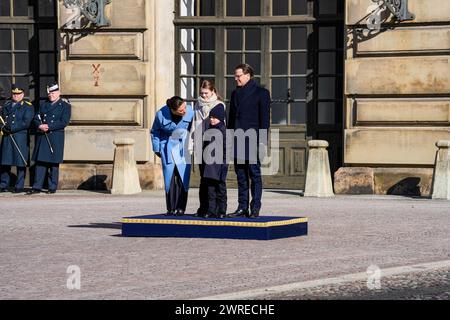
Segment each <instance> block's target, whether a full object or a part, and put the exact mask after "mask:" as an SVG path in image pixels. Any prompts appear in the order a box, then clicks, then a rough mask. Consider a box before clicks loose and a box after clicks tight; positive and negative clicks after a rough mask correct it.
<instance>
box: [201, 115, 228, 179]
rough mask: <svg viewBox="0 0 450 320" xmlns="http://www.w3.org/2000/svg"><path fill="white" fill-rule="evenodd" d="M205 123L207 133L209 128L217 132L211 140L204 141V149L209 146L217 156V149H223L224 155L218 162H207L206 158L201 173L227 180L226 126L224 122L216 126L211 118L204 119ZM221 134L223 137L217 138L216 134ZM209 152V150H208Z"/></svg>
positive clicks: (212, 135)
mask: <svg viewBox="0 0 450 320" xmlns="http://www.w3.org/2000/svg"><path fill="white" fill-rule="evenodd" d="M204 121H205V122H206V123H205V129H206V131H205V134H208V132H209V130H217V131H216V132H215V134H213V133H211V137H212V139H211V141H205V142H204V143H203V151H205V149H206V148H207V147H208V149H209V150H213V151H212V154H211V155H212V156H213V157H215V156H216V151H218V150H219V149H222V152H223V153H222V154H223V157H222V159H220V161H218V162H217V163H206V162H205V159H203V163H202V164H200V175H201V176H202V177H203V178H208V179H213V180H217V181H222V182H225V181H226V179H227V174H228V163H227V157H226V152H227V139H226V130H227V128H226V126H225V124H224V123H223V122H221V123H219V124H218V125H216V126H212V125H211V124H210V123H209V119H205V120H204ZM218 135H220V136H221V137H222V139H219V140H217V139H216V138H217V137H216V136H218ZM207 153H209V152H207ZM204 154H205V153H204Z"/></svg>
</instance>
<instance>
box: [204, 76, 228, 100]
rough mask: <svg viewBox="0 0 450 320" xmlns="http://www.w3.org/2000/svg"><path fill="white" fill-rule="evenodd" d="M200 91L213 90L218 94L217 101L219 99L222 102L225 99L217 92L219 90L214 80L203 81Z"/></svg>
mask: <svg viewBox="0 0 450 320" xmlns="http://www.w3.org/2000/svg"><path fill="white" fill-rule="evenodd" d="M200 89H208V90H211V91H212V92H214V93H215V94H216V96H217V99H219V100H220V101H223V98H222V97H221V96H220V95H219V93H218V92H217V88H216V86H215V84H214V81H213V80H203V82H202V85H201V86H200Z"/></svg>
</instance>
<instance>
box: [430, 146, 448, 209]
mask: <svg viewBox="0 0 450 320" xmlns="http://www.w3.org/2000/svg"><path fill="white" fill-rule="evenodd" d="M436 146H437V147H438V148H439V150H438V152H437V156H436V163H435V167H434V174H433V188H432V198H433V199H445V200H450V141H449V140H439V141H438V142H436Z"/></svg>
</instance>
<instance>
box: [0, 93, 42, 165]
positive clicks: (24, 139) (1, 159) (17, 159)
mask: <svg viewBox="0 0 450 320" xmlns="http://www.w3.org/2000/svg"><path fill="white" fill-rule="evenodd" d="M0 115H1V116H2V118H3V120H4V121H5V123H6V124H7V125H9V126H10V127H11V133H12V136H13V137H14V140H15V141H16V143H17V146H18V147H19V149H20V151H21V152H22V155H23V156H24V157H25V159H28V152H29V145H28V129H29V128H30V125H31V121H32V120H33V116H34V108H33V105H32V104H31V103H30V102H28V101H24V100H22V101H20V102H18V103H17V104H16V105H15V106H14V107H13V102H12V101H11V100H9V101H8V102H6V104H5V105H4V106H3V108H2V109H1V111H0ZM0 126H2V124H1V122H0ZM0 164H1V165H6V166H18V167H25V166H26V164H25V163H24V161H23V160H22V157H21V156H20V154H19V152H18V151H17V148H16V147H15V146H14V143H13V141H12V138H11V134H8V135H4V136H3V137H2V142H1V145H0Z"/></svg>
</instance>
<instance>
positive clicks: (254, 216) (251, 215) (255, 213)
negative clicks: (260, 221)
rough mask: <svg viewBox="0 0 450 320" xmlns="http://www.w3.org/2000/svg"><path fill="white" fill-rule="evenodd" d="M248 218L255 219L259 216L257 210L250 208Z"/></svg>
mask: <svg viewBox="0 0 450 320" xmlns="http://www.w3.org/2000/svg"><path fill="white" fill-rule="evenodd" d="M248 217H249V218H250V219H256V218H258V217H259V210H252V212H251V213H250V215H249V216H248Z"/></svg>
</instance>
